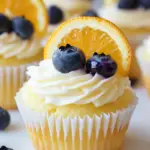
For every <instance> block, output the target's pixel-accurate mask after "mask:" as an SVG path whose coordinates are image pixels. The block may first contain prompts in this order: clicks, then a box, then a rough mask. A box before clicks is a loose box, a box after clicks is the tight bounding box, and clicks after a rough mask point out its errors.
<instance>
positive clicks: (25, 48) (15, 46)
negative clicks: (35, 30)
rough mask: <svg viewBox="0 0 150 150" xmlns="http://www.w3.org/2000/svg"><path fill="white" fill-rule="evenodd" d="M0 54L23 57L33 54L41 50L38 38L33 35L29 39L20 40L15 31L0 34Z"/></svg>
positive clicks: (8, 56) (7, 56)
mask: <svg viewBox="0 0 150 150" xmlns="http://www.w3.org/2000/svg"><path fill="white" fill-rule="evenodd" d="M0 48H1V49H0V56H3V57H4V58H10V57H14V56H15V57H17V58H18V59H24V58H28V57H32V56H35V55H36V54H38V53H39V52H40V50H41V44H40V40H39V39H38V38H37V37H36V36H33V37H32V38H31V39H30V40H22V39H21V38H20V37H19V36H18V35H16V33H10V34H8V33H3V34H2V35H0Z"/></svg>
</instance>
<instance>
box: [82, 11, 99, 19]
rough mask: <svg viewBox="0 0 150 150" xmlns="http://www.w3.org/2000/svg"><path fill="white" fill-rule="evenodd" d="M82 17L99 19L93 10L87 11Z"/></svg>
mask: <svg viewBox="0 0 150 150" xmlns="http://www.w3.org/2000/svg"><path fill="white" fill-rule="evenodd" d="M82 16H89V17H99V16H98V14H97V13H96V11H94V10H88V11H87V12H85V13H84V14H82Z"/></svg>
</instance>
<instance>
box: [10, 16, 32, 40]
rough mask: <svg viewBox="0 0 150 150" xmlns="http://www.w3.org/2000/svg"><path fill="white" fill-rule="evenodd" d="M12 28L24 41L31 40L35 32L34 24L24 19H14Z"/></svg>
mask: <svg viewBox="0 0 150 150" xmlns="http://www.w3.org/2000/svg"><path fill="white" fill-rule="evenodd" d="M12 27H13V31H14V32H15V33H16V34H17V35H18V36H20V37H21V38H22V39H24V40H26V39H29V38H31V36H32V34H33V32H34V27H33V25H32V23H31V22H30V21H29V20H27V19H25V18H24V17H15V18H13V20H12Z"/></svg>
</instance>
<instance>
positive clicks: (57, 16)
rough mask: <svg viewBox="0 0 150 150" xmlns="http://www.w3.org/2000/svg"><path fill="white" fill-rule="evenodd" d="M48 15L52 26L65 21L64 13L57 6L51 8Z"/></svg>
mask: <svg viewBox="0 0 150 150" xmlns="http://www.w3.org/2000/svg"><path fill="white" fill-rule="evenodd" d="M48 15H49V23H50V24H58V23H60V22H62V21H63V19H64V13H63V11H62V10H61V9H60V8H59V7H57V6H55V5H53V6H50V7H49V9H48Z"/></svg>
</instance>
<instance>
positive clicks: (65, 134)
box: [17, 99, 136, 150]
mask: <svg viewBox="0 0 150 150" xmlns="http://www.w3.org/2000/svg"><path fill="white" fill-rule="evenodd" d="M17 105H18V108H19V110H20V112H21V115H22V117H23V120H24V122H25V125H26V128H27V130H28V132H29V135H30V137H31V139H32V141H33V143H34V146H35V147H36V150H40V149H43V150H59V149H62V150H76V149H80V150H85V149H89V150H94V149H95V150H99V149H100V150H112V149H113V150H117V149H119V148H120V147H121V145H122V142H123V139H124V135H125V132H126V130H127V128H128V125H129V122H130V119H131V116H132V114H133V111H134V109H135V107H136V101H135V102H134V104H132V105H130V106H129V107H128V108H126V109H122V110H118V111H117V112H115V113H108V114H106V113H103V114H101V115H100V116H97V115H94V116H93V117H90V116H88V115H87V116H85V117H83V118H81V117H74V118H72V117H71V116H68V117H67V118H63V117H62V116H59V117H55V115H54V114H52V115H50V116H49V115H48V114H47V113H37V112H34V111H32V110H31V109H29V108H26V107H24V106H23V105H22V104H21V103H20V102H19V99H18V100H17ZM118 140H119V141H118ZM37 141H38V142H40V141H41V143H37ZM43 141H44V142H43ZM101 142H102V143H101ZM100 143H101V144H100ZM106 145H107V146H106ZM108 145H109V146H108ZM45 147H46V148H45ZM92 147H93V148H92Z"/></svg>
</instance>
